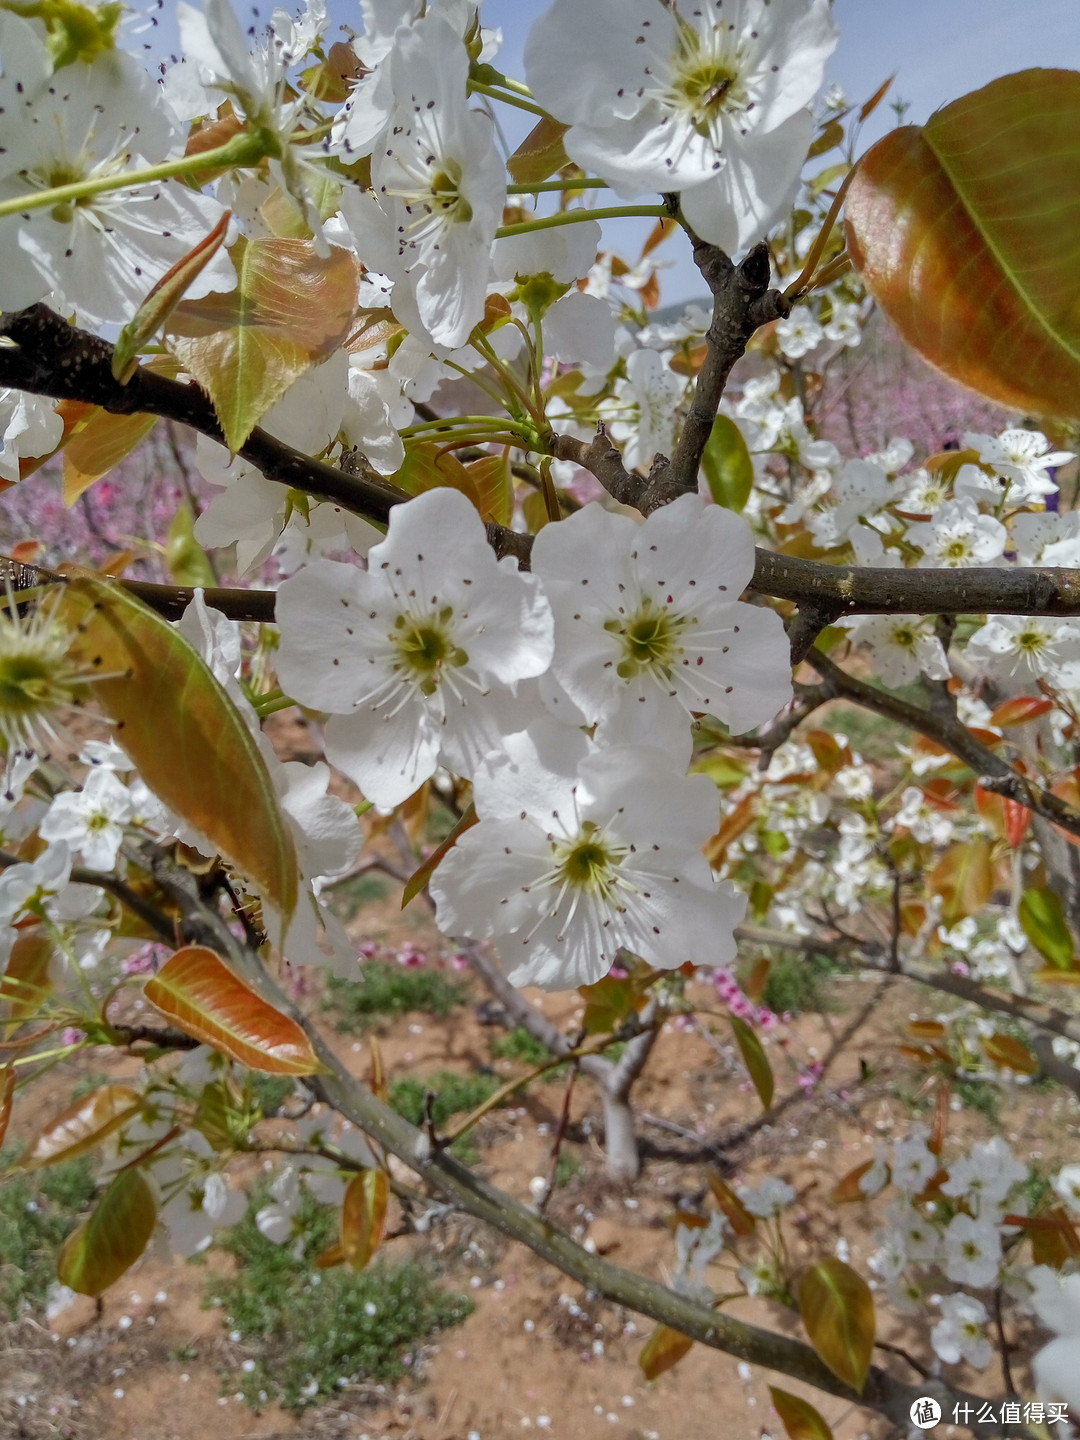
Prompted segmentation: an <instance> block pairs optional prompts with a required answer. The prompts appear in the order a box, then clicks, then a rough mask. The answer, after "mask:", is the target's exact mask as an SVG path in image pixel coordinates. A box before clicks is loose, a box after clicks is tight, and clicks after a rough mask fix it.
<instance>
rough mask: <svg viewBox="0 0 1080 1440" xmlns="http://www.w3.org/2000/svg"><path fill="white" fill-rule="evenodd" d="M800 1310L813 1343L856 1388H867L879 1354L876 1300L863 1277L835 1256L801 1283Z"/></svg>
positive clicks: (811, 1268) (806, 1273)
mask: <svg viewBox="0 0 1080 1440" xmlns="http://www.w3.org/2000/svg"><path fill="white" fill-rule="evenodd" d="M799 1310H800V1313H801V1314H802V1320H803V1324H804V1325H805V1326H806V1333H807V1335H808V1336H809V1337H810V1343H811V1345H813V1347H814V1349H815V1350H816V1351H817V1353H818V1354H819V1355H820V1356H821V1358H822V1360H824V1362H825V1364H826V1365H827V1366H828V1367H829V1369H830V1370H831V1371H832V1372H833V1374H834V1375H836V1376H837V1377H838V1378H839V1379H841V1380H843V1381H844V1383H845V1384H846V1385H850V1386H851V1388H852V1389H853V1390H860V1391H861V1390H862V1388H863V1384H864V1383H865V1381H866V1372H867V1371H868V1370H869V1368H870V1357H871V1355H872V1354H873V1351H874V1336H875V1329H876V1320H875V1315H874V1297H873V1295H872V1294H871V1293H870V1287H869V1285H867V1283H866V1281H865V1280H864V1279H863V1278H862V1276H861V1275H860V1274H859V1273H858V1272H857V1271H856V1270H853V1269H852V1268H851V1266H850V1265H847V1264H845V1263H844V1261H843V1260H837V1259H836V1258H835V1257H834V1256H829V1257H828V1258H827V1259H825V1260H819V1261H818V1262H817V1264H815V1265H809V1266H807V1268H806V1269H805V1270H804V1271H803V1273H802V1275H801V1277H800V1279H799Z"/></svg>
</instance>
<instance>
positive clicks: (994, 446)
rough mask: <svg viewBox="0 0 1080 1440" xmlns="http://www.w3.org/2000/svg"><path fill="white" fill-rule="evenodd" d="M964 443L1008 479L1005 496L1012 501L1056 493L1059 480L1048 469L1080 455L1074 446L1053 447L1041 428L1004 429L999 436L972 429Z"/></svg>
mask: <svg viewBox="0 0 1080 1440" xmlns="http://www.w3.org/2000/svg"><path fill="white" fill-rule="evenodd" d="M963 443H964V449H965V450H977V451H978V454H979V459H980V461H981V462H982V463H983V464H984V465H985V466H986V467H987V468H988V469H990V470H992V471H993V472H994V474H995V475H997V476H999V477H1000V479H1001V480H1003V481H1005V482H1006V484H1005V493H1004V497H1003V498H1004V500H1005V502H1006V503H1007V504H1009V505H1022V504H1024V503H1025V502H1026V501H1028V500H1038V499H1041V498H1042V497H1043V496H1044V495H1053V494H1054V493H1055V492H1056V491H1057V488H1058V487H1057V483H1056V482H1055V481H1053V480H1051V479H1050V476H1049V475H1048V474H1047V473H1046V472H1047V471H1048V470H1052V469H1057V468H1058V467H1059V466H1061V465H1067V464H1068V463H1069V461H1070V460H1073V459H1075V458H1076V457H1075V456H1074V454H1073V452H1072V451H1071V450H1054V451H1051V449H1050V443H1049V441H1048V440H1047V438H1046V436H1045V435H1043V434H1042V433H1041V432H1040V431H1038V430H1003V431H1002V432H1001V434H1000V435H998V436H993V435H979V434H975V433H972V432H969V433H967V434H965V436H964V441H963Z"/></svg>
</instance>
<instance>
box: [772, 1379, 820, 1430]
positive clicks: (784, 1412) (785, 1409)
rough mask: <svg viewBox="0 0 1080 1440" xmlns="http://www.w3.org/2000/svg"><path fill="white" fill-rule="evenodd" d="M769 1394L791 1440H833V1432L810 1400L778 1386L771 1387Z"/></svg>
mask: <svg viewBox="0 0 1080 1440" xmlns="http://www.w3.org/2000/svg"><path fill="white" fill-rule="evenodd" d="M769 1394H770V1395H771V1396H772V1403H773V1404H774V1405H775V1406H776V1413H777V1414H778V1415H779V1416H780V1419H781V1420H782V1421H783V1422H784V1429H785V1430H786V1431H787V1433H788V1435H789V1436H790V1437H791V1440H833V1433H832V1431H831V1430H830V1429H829V1427H828V1425H827V1424H826V1423H825V1420H824V1419H823V1418H822V1416H821V1415H820V1414H819V1413H818V1412H817V1411H816V1410H815V1409H814V1407H813V1405H811V1404H810V1401H809V1400H804V1399H802V1397H801V1396H799V1395H792V1394H791V1392H790V1391H789V1390H781V1389H780V1388H779V1386H777V1385H770V1386H769Z"/></svg>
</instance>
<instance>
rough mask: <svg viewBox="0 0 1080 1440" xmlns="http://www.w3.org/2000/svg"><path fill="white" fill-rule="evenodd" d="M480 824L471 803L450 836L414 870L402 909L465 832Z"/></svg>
mask: <svg viewBox="0 0 1080 1440" xmlns="http://www.w3.org/2000/svg"><path fill="white" fill-rule="evenodd" d="M479 822H480V817H479V815H477V813H476V807H475V806H474V805H473V804H472V802H471V801H470V802H469V805H468V806H467V807H466V809H465V811H464V813H463V814H462V817H461V819H460V820H459V821H458V822H457V824H456V825H455V826H454V828H453V829H452V830H451V831H450V834H449V835H447V837H446V839H445V840H444V841H443V842H442V844H441V845H438V846H436V848H435V849H434V850H433V851H432V852H431V854H430V855H429V856H428V857H427V859H426V860H425V861H424V863H423V864H422V865H421V866H419V868H418V869H416V870H414V871H413V873H412V874H411V875H410V876H409V878H408V880H407V881H406V882H405V889H404V891H403V892H402V896H401V908H402V909H403V910H404V909H405V906H406V905H408V903H409V901H410V900H413V899H415V897H416V896H417V895H419V894H420V892H421V890H423V889H424V887H425V886H426V885H427V883H428V881H429V880H430V879H431V877H432V875H434V873H435V871H436V870H437V869H438V867H439V866H440V865H441V864H442V862H443V860H445V858H446V856H447V854H448V853H449V852H450V851H451V850H452V849H453V848H454V846H455V845H456V844H457V842H458V841H459V840H460V839H461V837H462V835H464V834H465V831H466V830H471V829H472V827H473V826H474V825H477V824H479Z"/></svg>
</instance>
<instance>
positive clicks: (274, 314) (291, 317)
mask: <svg viewBox="0 0 1080 1440" xmlns="http://www.w3.org/2000/svg"><path fill="white" fill-rule="evenodd" d="M229 254H230V255H231V256H232V261H233V264H234V265H235V267H236V275H237V285H236V289H235V290H231V291H229V292H228V293H227V294H223V293H219V292H213V293H211V294H209V295H206V296H204V297H203V298H202V299H200V300H184V301H182V302H181V303H180V304H179V305H178V306H177V307H176V309H175V310H174V311H173V313H172V315H171V316H170V318H169V322H168V327H167V329H166V344H167V345H168V347H169V349H170V350H171V351H172V353H173V354H174V355H175V356H176V358H177V359H178V360H179V361H180V363H181V364H182V365H183V367H184V369H185V370H187V371H189V372H190V373H191V374H192V375H193V376H194V378H195V379H196V380H197V381H198V383H199V384H200V385H201V386H202V387H203V389H204V390H205V391H206V392H207V393H208V394H209V396H210V398H211V400H213V402H214V409H215V411H216V412H217V417H218V420H219V421H220V422H221V428H222V430H223V431H224V432H225V441H226V443H227V444H228V446H229V449H230V450H232V451H233V452H234V453H235V452H236V451H237V450H239V449H240V447H241V446H242V445H243V443H244V441H245V440H246V439H247V437H248V436H249V435H250V434H251V431H252V430H253V429H254V427H255V426H256V425H257V424H258V423H259V421H260V420H261V419H262V417H263V416H264V415H265V414H266V412H267V410H269V409H270V407H271V405H273V403H274V401H275V400H278V399H280V397H281V396H282V395H283V394H284V393H285V391H286V390H287V389H288V388H289V386H290V385H291V384H292V383H293V381H295V380H298V379H299V378H300V376H301V375H303V374H304V372H305V371H306V370H310V369H311V367H312V366H313V365H317V364H319V362H320V361H322V360H326V359H327V358H328V357H329V356H331V355H332V354H333V353H334V352H335V351H336V350H337V349H338V348H339V347H340V346H341V345H342V344H343V343H344V342H345V340H346V339H347V338H348V335H349V332H350V330H351V329H352V326H353V321H354V319H355V316H356V302H357V291H358V283H359V281H358V275H359V272H358V270H357V266H356V261H355V259H354V258H353V256H352V254H351V253H350V252H349V251H347V250H342V249H340V248H339V247H337V246H333V247H331V250H330V254H329V255H328V256H326V257H325V258H321V257H320V256H319V255H318V254H317V253H316V250H315V245H314V243H313V242H312V241H310V240H283V239H276V238H271V239H256V240H247V239H243V238H241V239H240V240H238V241H237V243H236V244H235V245H234V246H233V247H232V249H231V250H230V251H229Z"/></svg>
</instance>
